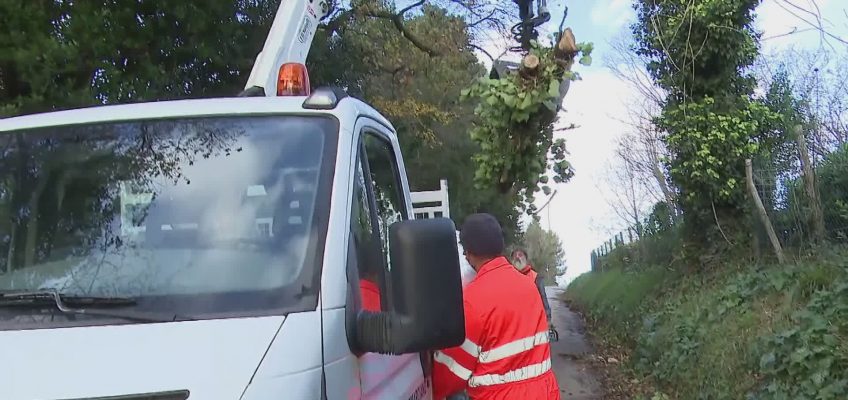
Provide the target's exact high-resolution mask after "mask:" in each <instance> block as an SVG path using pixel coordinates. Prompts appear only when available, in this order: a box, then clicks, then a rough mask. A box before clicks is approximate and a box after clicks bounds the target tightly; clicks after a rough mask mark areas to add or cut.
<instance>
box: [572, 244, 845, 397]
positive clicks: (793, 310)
mask: <svg viewBox="0 0 848 400" xmlns="http://www.w3.org/2000/svg"><path fill="white" fill-rule="evenodd" d="M847 255H848V254H846V253H845V252H844V251H836V252H833V253H825V254H823V255H822V256H821V259H819V260H816V261H810V262H807V263H804V264H799V265H789V266H776V265H767V266H757V265H736V266H734V265H725V266H723V268H721V269H719V270H713V271H711V272H709V273H704V272H702V273H698V274H692V275H682V274H681V275H674V274H671V273H668V272H666V271H665V270H662V269H657V268H633V269H630V270H614V271H606V272H602V273H592V274H587V275H584V276H582V277H580V278H579V279H578V280H577V281H575V282H574V283H573V284H572V285H571V286H569V288H568V290H567V294H568V296H569V297H570V298H571V299H572V300H573V301H574V302H576V303H578V304H580V305H581V306H583V307H584V308H585V309H586V310H587V313H588V314H589V315H590V316H592V317H593V318H595V319H596V320H597V322H598V325H600V326H601V327H602V331H603V332H605V333H610V334H613V335H616V336H617V337H623V338H625V339H626V341H625V342H624V343H626V344H629V345H630V346H632V347H631V350H632V352H631V356H630V357H629V362H628V364H627V366H628V367H629V368H630V369H631V370H632V372H633V373H634V374H635V375H637V376H640V377H642V378H643V379H647V380H648V381H650V382H653V383H654V384H655V386H656V387H657V388H659V389H661V390H662V391H663V392H665V393H667V394H669V395H671V396H672V397H673V398H679V399H745V398H748V399H751V400H760V399H787V400H788V399H837V398H848V340H847V339H846V338H848V271H846V265H845V264H846V263H845V261H844V260H848V257H846V256H847ZM660 272H661V274H660ZM657 276H659V279H658V278H657Z"/></svg>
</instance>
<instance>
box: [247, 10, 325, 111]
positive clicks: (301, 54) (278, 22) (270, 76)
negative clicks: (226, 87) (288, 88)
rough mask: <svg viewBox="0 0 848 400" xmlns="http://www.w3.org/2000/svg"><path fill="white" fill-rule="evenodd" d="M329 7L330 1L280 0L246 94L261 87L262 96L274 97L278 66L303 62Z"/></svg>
mask: <svg viewBox="0 0 848 400" xmlns="http://www.w3.org/2000/svg"><path fill="white" fill-rule="evenodd" d="M331 7H332V6H331V4H330V0H282V2H281V3H280V8H279V9H278V10H277V15H276V16H275V17H274V22H273V24H272V25H271V31H270V32H269V33H268V37H267V38H266V39H265V45H264V46H263V47H262V52H260V53H259V55H258V56H257V57H256V62H255V63H254V64H253V69H252V70H251V71H250V77H249V78H248V79H247V85H245V91H254V90H259V89H255V88H261V89H263V90H264V95H265V96H276V89H275V88H276V86H277V74H278V73H279V70H280V66H282V65H283V64H286V63H300V64H304V63H306V56H307V55H308V54H309V48H310V47H311V46H312V39H313V38H314V37H315V32H316V31H317V30H318V23H319V22H320V21H321V20H322V19H324V17H326V16H327V15H329V14H330V12H331Z"/></svg>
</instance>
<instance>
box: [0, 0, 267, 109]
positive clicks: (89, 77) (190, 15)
mask: <svg viewBox="0 0 848 400" xmlns="http://www.w3.org/2000/svg"><path fill="white" fill-rule="evenodd" d="M278 3H279V2H278V1H272V0H263V1H250V2H245V1H230V0H211V1H204V2H202V3H198V2H186V1H134V2H116V1H103V0H100V1H98V0H92V1H74V2H69V1H48V2H32V1H4V2H0V26H3V27H4V30H3V33H2V34H0V104H2V105H3V106H2V107H0V116H9V115H17V114H24V113H33V112H41V111H49V110H55V109H65V108H72V107H79V106H88V105H96V104H102V103H121V102H131V101H144V100H154V99H156V100H158V99H175V98H187V97H208V96H215V95H228V96H232V95H235V94H237V93H238V92H239V91H240V90H241V88H242V87H243V85H244V80H245V79H246V76H247V73H248V72H249V71H250V66H251V65H252V64H253V60H254V58H255V57H256V54H257V53H258V52H259V50H260V49H261V47H262V43H263V41H264V38H265V36H266V34H267V31H268V29H269V27H270V23H271V19H272V17H273V15H274V14H273V13H274V12H275V11H276V5H277V4H278Z"/></svg>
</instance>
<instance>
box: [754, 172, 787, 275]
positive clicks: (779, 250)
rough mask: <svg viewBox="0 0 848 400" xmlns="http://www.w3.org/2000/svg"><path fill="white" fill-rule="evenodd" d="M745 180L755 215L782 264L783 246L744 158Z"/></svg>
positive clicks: (783, 259)
mask: <svg viewBox="0 0 848 400" xmlns="http://www.w3.org/2000/svg"><path fill="white" fill-rule="evenodd" d="M745 180H746V181H747V183H748V194H750V195H751V200H753V202H754V207H755V208H756V209H757V215H758V216H759V217H760V222H762V224H763V227H765V229H766V233H767V234H768V237H769V241H771V247H772V248H774V255H775V256H777V262H779V263H781V264H783V263H785V262H786V258H784V256H783V247H781V246H780V240H778V239H777V233H775V232H774V226H772V224H771V220H770V219H769V217H768V214H767V213H766V208H765V207H764V206H763V201H762V199H760V194H759V193H757V186H756V185H754V172H753V168H752V167H751V159H747V160H745Z"/></svg>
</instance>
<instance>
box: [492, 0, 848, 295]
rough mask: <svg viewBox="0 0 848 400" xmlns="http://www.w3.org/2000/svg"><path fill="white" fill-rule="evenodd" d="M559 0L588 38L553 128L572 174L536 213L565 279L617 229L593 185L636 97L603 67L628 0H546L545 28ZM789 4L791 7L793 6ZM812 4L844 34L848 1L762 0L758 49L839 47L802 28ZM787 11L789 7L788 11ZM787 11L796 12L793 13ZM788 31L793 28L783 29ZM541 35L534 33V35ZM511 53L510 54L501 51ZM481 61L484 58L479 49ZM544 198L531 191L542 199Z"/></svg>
mask: <svg viewBox="0 0 848 400" xmlns="http://www.w3.org/2000/svg"><path fill="white" fill-rule="evenodd" d="M564 4H567V5H568V17H567V19H566V24H565V25H566V26H569V27H571V28H572V31H573V32H574V35H575V37H576V39H577V41H578V42H583V41H589V42H593V43H594V45H595V50H594V53H593V59H594V60H593V65H592V66H590V67H585V66H578V67H577V68H576V71H578V72H579V73H580V75H581V76H582V78H583V79H582V80H581V81H578V82H574V83H572V85H571V89H570V90H569V92H568V94H567V96H566V98H565V101H564V103H563V105H564V111H563V112H562V113H561V114H560V122H559V123H560V124H561V125H565V124H570V123H574V124H576V125H578V128H577V129H573V130H569V131H566V132H564V133H559V134H558V137H562V138H565V139H566V145H567V148H568V150H569V152H570V156H569V158H568V160H569V161H570V162H571V164H572V166H573V167H574V170H575V176H574V178H573V179H572V180H571V181H569V182H567V183H563V184H559V185H557V186H556V187H554V189H555V190H556V195H555V197H554V198H553V200H551V201H550V204H549V205H548V207H547V208H546V209H545V210H544V211H543V212H542V213H541V218H542V221H541V222H542V227H544V228H548V227H550V229H552V230H553V231H554V232H556V234H557V235H558V236H559V237H560V239H561V240H562V243H563V248H564V250H565V253H566V259H567V261H566V265H567V268H568V269H567V272H566V275H565V277H564V279H563V280H561V281H560V283H561V284H567V282H569V281H571V280H572V279H574V278H575V277H577V276H579V275H580V274H582V273H584V272H588V271H589V269H590V254H591V251H592V249H594V248H596V247H598V246H599V245H600V244H601V243H603V242H604V241H605V240H606V239H608V238H609V236H610V235H609V233H608V231H609V228H610V227H617V228H623V227H625V226H626V224H624V223H622V222H621V221H619V220H617V219H616V217H615V216H614V213H613V211H612V208H611V206H610V205H609V202H608V201H607V199H606V198H605V195H604V193H603V192H602V191H601V189H600V188H599V186H602V185H603V184H604V182H603V181H602V179H601V175H602V171H603V170H604V168H605V167H606V166H607V165H608V164H609V163H610V161H611V159H612V154H613V151H614V144H615V141H616V140H617V138H619V137H620V135H622V134H623V133H624V132H626V130H627V126H626V125H625V124H624V123H623V122H621V121H619V119H618V118H617V116H622V115H625V112H626V110H627V109H626V106H625V105H626V104H627V103H630V102H631V101H634V100H638V98H637V96H636V93H635V92H634V90H633V89H631V88H630V87H629V86H628V85H627V84H626V83H625V82H623V81H621V80H619V79H618V78H616V77H615V76H614V75H613V74H612V73H611V72H610V71H609V70H608V69H607V68H606V67H604V65H605V59H606V58H607V57H609V53H610V46H609V41H610V40H612V39H613V38H614V37H616V36H617V35H620V34H622V33H623V32H624V31H625V30H626V29H627V28H628V27H629V25H630V24H631V23H632V22H634V20H635V12H634V11H633V9H632V0H594V1H588V0H578V1H574V0H572V1H565V0H549V2H548V8H549V10H550V12H551V16H552V17H551V22H549V23H548V24H547V25H546V26H545V27H544V28H546V31H548V32H552V31H553V30H555V29H556V28H557V27H558V25H559V21H560V18H561V16H562V11H563V7H564ZM793 5H795V6H798V7H799V8H800V9H798V8H793ZM816 6H818V9H819V10H821V12H820V14H821V15H823V16H824V18H825V20H824V21H822V25H823V26H825V28H827V29H828V31H830V32H832V33H834V34H836V35H837V36H840V37H841V38H843V39H846V40H848V15H846V11H845V10H846V9H848V2H846V0H815V2H814V1H813V0H764V1H763V2H762V4H761V5H760V6H759V8H758V9H757V20H756V24H757V27H758V28H759V29H760V30H761V31H762V33H763V38H764V40H763V42H762V45H763V51H764V52H771V51H774V50H779V49H782V48H786V47H789V46H792V47H806V48H815V47H818V46H843V47H844V46H845V45H844V44H840V43H839V42H837V41H834V40H832V39H831V40H828V41H823V40H822V36H821V34H820V33H819V32H817V31H815V30H808V29H809V27H810V26H809V25H808V23H806V22H804V21H802V20H800V19H799V16H800V17H803V18H805V19H807V20H808V21H813V17H812V16H811V15H810V14H808V13H806V12H805V11H804V10H808V11H814V10H815V9H816V8H815V7H816ZM790 11H791V12H790ZM792 13H794V14H796V15H797V16H796V15H792ZM790 32H794V33H792V34H789V33H790ZM540 37H541V35H540ZM505 45H506V43H505V41H503V40H491V41H490V42H489V43H487V44H484V45H483V47H484V48H486V49H487V50H488V52H489V53H490V54H493V55H498V54H501V53H502V49H503V48H505ZM505 58H509V59H512V60H515V58H514V57H512V58H510V57H505ZM480 59H481V61H482V62H484V63H486V64H490V61H489V60H488V58H487V57H485V56H483V55H482V54H481V55H480ZM547 200H548V198H547V197H545V196H542V195H539V196H537V199H536V203H537V205H539V206H541V205H542V204H544V203H545V202H546V201H547Z"/></svg>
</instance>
